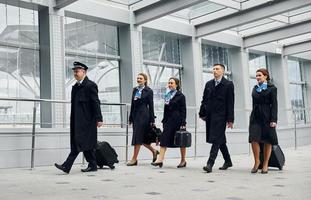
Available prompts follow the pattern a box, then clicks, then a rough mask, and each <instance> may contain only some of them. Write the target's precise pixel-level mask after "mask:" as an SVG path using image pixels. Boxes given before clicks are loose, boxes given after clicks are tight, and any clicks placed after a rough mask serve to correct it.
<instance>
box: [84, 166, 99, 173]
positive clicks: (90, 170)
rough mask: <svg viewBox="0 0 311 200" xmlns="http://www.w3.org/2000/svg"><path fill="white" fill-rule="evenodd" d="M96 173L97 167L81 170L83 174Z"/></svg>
mask: <svg viewBox="0 0 311 200" xmlns="http://www.w3.org/2000/svg"><path fill="white" fill-rule="evenodd" d="M95 171H97V167H96V168H92V167H87V168H86V169H81V172H95Z"/></svg>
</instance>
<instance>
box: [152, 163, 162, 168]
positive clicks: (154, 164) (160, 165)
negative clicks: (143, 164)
mask: <svg viewBox="0 0 311 200" xmlns="http://www.w3.org/2000/svg"><path fill="white" fill-rule="evenodd" d="M151 165H153V166H159V167H160V168H162V166H163V162H158V163H156V162H152V163H151Z"/></svg>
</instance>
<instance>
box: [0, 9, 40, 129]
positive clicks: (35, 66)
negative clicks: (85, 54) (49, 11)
mask: <svg viewBox="0 0 311 200" xmlns="http://www.w3.org/2000/svg"><path fill="white" fill-rule="evenodd" d="M0 19H1V20H0V41H1V42H3V43H2V44H1V45H0V83H1V84H0V96H1V97H11V98H39V97H40V77H39V74H40V72H39V51H38V48H35V47H38V44H39V35H38V12H37V11H34V10H29V9H23V8H18V7H15V6H9V5H4V4H0ZM32 113H33V103H32V102H31V103H29V102H14V101H1V102H0V122H1V123H2V124H1V127H12V126H13V127H25V126H31V125H30V124H31V123H32ZM37 113H38V114H37V119H40V108H38V111H37ZM22 123H23V124H22ZM25 123H28V124H25Z"/></svg>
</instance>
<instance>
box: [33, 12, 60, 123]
mask: <svg viewBox="0 0 311 200" xmlns="http://www.w3.org/2000/svg"><path fill="white" fill-rule="evenodd" d="M39 33H40V87H41V88H40V91H41V94H40V97H41V98H44V99H57V100H62V99H65V87H64V86H65V59H64V57H65V53H64V52H65V39H64V11H54V10H53V8H52V7H50V8H44V9H41V10H40V11H39ZM40 108H41V123H42V127H51V125H52V124H55V123H64V122H65V121H66V105H65V104H50V103H42V104H41V107H40Z"/></svg>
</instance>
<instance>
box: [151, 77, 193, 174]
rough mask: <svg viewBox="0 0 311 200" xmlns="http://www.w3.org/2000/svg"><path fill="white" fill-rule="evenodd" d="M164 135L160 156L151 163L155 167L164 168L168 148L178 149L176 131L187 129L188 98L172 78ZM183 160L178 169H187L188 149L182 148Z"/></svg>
mask: <svg viewBox="0 0 311 200" xmlns="http://www.w3.org/2000/svg"><path fill="white" fill-rule="evenodd" d="M164 103H165V105H164V116H163V120H162V123H163V133H162V136H161V139H160V147H161V148H160V155H159V156H158V158H157V160H156V161H155V162H153V163H151V164H152V165H153V166H159V167H162V166H163V160H164V155H165V152H166V149H167V148H177V147H178V146H176V145H175V144H174V137H175V133H176V131H179V130H181V129H182V130H185V129H186V98H185V96H184V94H183V93H182V92H181V91H180V81H179V79H177V78H175V77H171V78H170V79H169V81H168V91H167V92H166V94H165V96H164ZM180 154H181V160H180V163H179V165H178V166H177V168H183V167H186V165H187V162H186V148H185V147H180Z"/></svg>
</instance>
